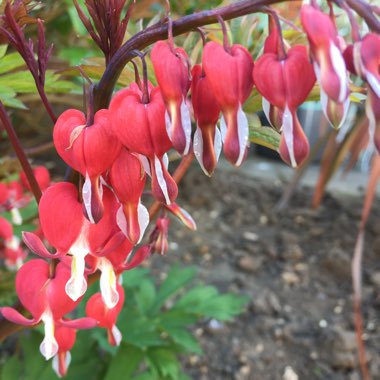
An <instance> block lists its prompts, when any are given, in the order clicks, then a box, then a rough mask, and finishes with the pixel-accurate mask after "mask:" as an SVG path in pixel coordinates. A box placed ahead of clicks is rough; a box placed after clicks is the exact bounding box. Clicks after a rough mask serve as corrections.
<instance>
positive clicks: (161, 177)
mask: <svg viewBox="0 0 380 380" xmlns="http://www.w3.org/2000/svg"><path fill="white" fill-rule="evenodd" d="M154 167H155V169H156V176H157V181H158V185H159V186H160V189H161V191H162V193H163V194H164V197H165V201H166V203H167V204H168V205H170V198H169V193H168V187H167V185H166V181H165V178H164V173H163V171H162V168H161V162H160V160H159V159H158V157H157V156H154Z"/></svg>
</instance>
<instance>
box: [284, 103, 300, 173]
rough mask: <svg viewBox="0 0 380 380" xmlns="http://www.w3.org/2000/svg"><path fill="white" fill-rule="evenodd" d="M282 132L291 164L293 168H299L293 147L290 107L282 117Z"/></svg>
mask: <svg viewBox="0 0 380 380" xmlns="http://www.w3.org/2000/svg"><path fill="white" fill-rule="evenodd" d="M282 130H283V134H284V138H285V143H286V147H287V149H288V153H289V158H290V164H291V166H292V167H293V168H296V167H297V161H296V159H295V156H294V145H293V116H292V113H291V112H290V110H289V108H288V106H286V107H285V111H284V114H283V116H282Z"/></svg>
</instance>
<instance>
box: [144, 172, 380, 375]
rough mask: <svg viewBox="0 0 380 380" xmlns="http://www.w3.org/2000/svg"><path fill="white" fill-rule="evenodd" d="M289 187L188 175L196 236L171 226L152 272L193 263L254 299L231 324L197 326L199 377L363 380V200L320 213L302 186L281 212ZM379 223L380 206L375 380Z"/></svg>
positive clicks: (370, 333) (375, 266)
mask: <svg viewBox="0 0 380 380" xmlns="http://www.w3.org/2000/svg"><path fill="white" fill-rule="evenodd" d="M284 188H285V184H284V183H280V182H278V181H277V182H273V183H272V182H268V181H266V182H265V183H264V182H259V181H257V180H254V179H252V178H248V177H245V176H243V175H242V174H241V173H239V171H231V172H227V171H219V172H217V173H216V174H215V175H214V176H213V177H212V178H211V179H209V178H207V177H205V176H204V175H202V174H201V172H200V169H198V168H196V167H194V168H193V169H192V170H191V172H190V173H188V175H187V176H186V178H185V179H184V183H183V184H182V186H181V190H180V199H179V200H178V202H179V203H180V204H181V206H182V207H184V208H186V209H187V210H188V211H189V212H190V213H191V214H192V216H193V217H194V219H195V220H196V221H197V225H198V231H197V232H196V233H192V232H189V231H187V230H186V229H185V228H183V227H181V226H180V225H179V224H178V225H176V224H177V223H176V222H175V221H173V222H172V225H171V230H170V240H171V244H170V250H169V253H168V255H167V256H166V257H159V256H155V257H154V258H153V259H152V263H151V265H152V267H153V268H155V267H156V268H159V270H162V271H163V272H164V271H165V268H166V267H168V266H169V264H170V263H172V262H176V261H181V262H182V263H183V265H187V264H193V265H196V266H198V267H199V271H200V275H201V278H202V279H203V281H204V282H206V283H209V284H210V283H211V284H214V285H215V286H217V287H218V288H219V289H221V290H223V291H226V290H231V291H234V292H236V293H239V294H245V295H248V296H249V297H250V299H251V301H250V302H249V305H248V307H247V310H246V312H245V313H244V314H242V315H241V316H240V317H238V318H236V319H235V320H234V321H233V322H231V323H227V324H222V323H219V322H218V321H204V323H203V324H201V325H199V326H198V327H197V329H196V334H197V335H198V336H199V338H200V341H201V344H202V347H203V349H204V351H205V355H204V356H201V357H198V356H192V357H190V358H187V359H185V360H184V365H185V368H186V371H187V372H188V373H189V375H191V376H192V377H193V378H194V379H199V380H207V379H210V380H219V379H235V380H272V379H273V380H278V379H280V380H281V379H283V380H296V379H299V380H301V379H306V380H314V379H315V380H317V379H318V380H320V379H324V380H326V379H328V380H329V379H333V380H346V379H348V380H356V379H360V371H359V368H358V359H357V346H356V340H355V331H354V324H353V320H354V319H353V306H352V286H351V256H352V253H353V249H354V244H355V239H356V235H357V229H358V224H359V221H360V214H361V208H362V202H363V199H362V198H361V197H357V198H349V197H342V196H334V195H332V194H330V195H327V196H326V197H325V199H324V202H323V204H322V206H321V207H320V208H319V209H316V210H313V209H311V208H310V199H311V194H312V189H308V188H299V189H298V190H297V191H296V193H295V195H294V197H293V199H292V201H291V203H290V205H289V207H288V208H287V209H285V210H283V211H281V212H276V211H275V209H274V206H275V204H276V202H277V201H278V200H279V198H280V196H281V194H282V192H283V190H284ZM375 203H376V202H375ZM379 217H380V207H379V204H378V203H376V204H375V205H374V208H373V211H372V214H371V217H370V219H369V223H368V227H367V231H366V242H365V253H364V262H363V295H362V296H363V315H364V321H365V335H364V339H365V342H366V347H367V356H368V358H369V367H370V372H371V375H372V377H373V379H379V378H380V339H379V337H380V319H379V316H380V260H379V259H380V237H379V236H380V235H379V233H380V223H379V220H380V219H379ZM296 375H298V377H297V376H296Z"/></svg>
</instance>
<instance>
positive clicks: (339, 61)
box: [330, 43, 348, 103]
mask: <svg viewBox="0 0 380 380" xmlns="http://www.w3.org/2000/svg"><path fill="white" fill-rule="evenodd" d="M330 58H331V62H332V65H333V67H334V71H335V73H336V75H337V76H338V78H339V83H340V88H339V98H338V102H339V103H343V102H344V101H345V100H346V97H347V88H348V78H347V69H346V64H345V62H344V59H343V56H342V53H341V52H340V50H339V49H338V47H337V46H335V44H333V43H330Z"/></svg>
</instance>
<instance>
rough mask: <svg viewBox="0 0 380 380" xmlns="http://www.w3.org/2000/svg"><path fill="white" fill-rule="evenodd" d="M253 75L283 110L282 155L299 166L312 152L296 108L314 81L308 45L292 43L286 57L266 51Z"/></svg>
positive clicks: (268, 97) (258, 86)
mask: <svg viewBox="0 0 380 380" xmlns="http://www.w3.org/2000/svg"><path fill="white" fill-rule="evenodd" d="M253 76H254V78H255V84H256V88H257V90H258V91H259V92H260V94H261V95H262V96H263V98H265V99H266V100H267V101H268V102H269V103H270V104H272V105H273V106H274V107H275V108H276V109H279V110H280V111H281V115H282V125H281V130H282V132H283V135H282V139H281V142H282V143H281V146H280V155H281V157H286V159H285V161H286V162H288V163H290V164H291V165H292V166H293V167H296V166H297V165H298V164H300V163H301V162H302V161H303V160H304V159H305V158H306V157H307V154H308V152H309V143H308V141H307V138H306V136H305V134H304V133H303V131H302V127H301V126H300V124H299V121H298V119H297V116H296V110H297V108H298V107H299V106H300V105H301V104H302V103H303V102H304V101H305V100H306V98H307V96H308V95H309V93H310V91H311V89H312V88H313V86H314V83H315V75H314V71H313V66H312V65H311V64H310V62H309V59H308V56H307V51H306V47H305V46H300V45H297V46H293V47H292V48H290V49H289V51H288V52H287V55H286V57H285V58H284V59H280V58H279V57H278V55H277V54H274V53H266V54H263V55H262V56H261V57H260V58H259V59H258V60H257V61H256V64H255V67H254V69H253ZM295 78H297V80H295ZM268 118H270V117H268ZM284 149H287V150H288V153H286V152H285V151H284ZM296 149H298V151H297V150H296Z"/></svg>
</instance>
